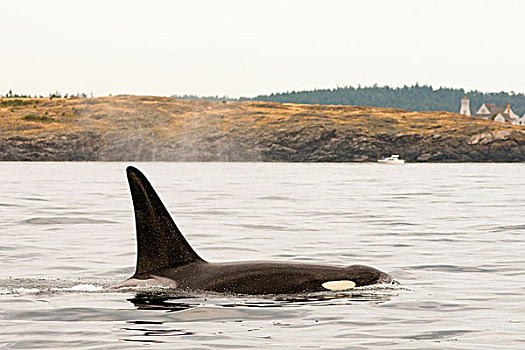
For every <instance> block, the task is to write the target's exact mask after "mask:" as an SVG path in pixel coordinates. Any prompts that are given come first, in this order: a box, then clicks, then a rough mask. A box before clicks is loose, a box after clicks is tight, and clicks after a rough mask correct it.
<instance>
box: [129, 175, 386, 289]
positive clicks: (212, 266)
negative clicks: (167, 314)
mask: <svg viewBox="0 0 525 350" xmlns="http://www.w3.org/2000/svg"><path fill="white" fill-rule="evenodd" d="M127 174H128V181H129V185H130V190H131V195H132V199H133V206H134V209H135V223H136V229H137V250H138V252H137V267H136V270H135V274H134V275H133V277H132V278H131V279H129V280H128V281H129V282H130V283H135V281H136V280H139V282H140V280H147V279H150V278H153V279H155V278H158V277H160V278H161V279H162V280H164V282H166V281H165V280H166V279H168V280H169V282H168V285H169V286H170V287H172V288H177V289H182V290H195V291H212V292H219V293H233V294H252V295H256V294H297V293H310V292H321V291H323V290H325V289H324V288H323V287H322V284H323V283H325V282H329V281H340V280H349V281H352V282H354V283H355V284H356V286H357V287H360V286H366V285H370V284H374V283H381V282H388V281H390V280H391V279H390V277H389V276H388V275H387V274H386V273H384V272H381V271H379V270H376V269H375V268H373V267H369V266H364V265H352V266H348V267H342V266H331V265H315V264H303V263H286V262H266V261H253V262H231V263H208V262H206V261H204V260H203V259H202V258H201V257H200V256H199V255H198V254H197V253H196V252H195V251H194V250H193V249H192V248H191V246H190V245H189V243H188V242H187V241H186V239H185V238H184V236H183V235H182V233H181V232H180V231H179V229H178V228H177V226H176V225H175V222H174V221H173V219H172V218H171V216H170V215H169V213H168V211H167V210H166V208H165V207H164V205H163V204H162V201H161V200H160V198H159V197H158V195H157V194H156V192H155V190H154V189H153V187H152V186H151V184H150V183H149V181H148V180H147V179H146V177H145V176H144V175H143V174H142V173H141V172H140V171H139V170H138V169H136V168H133V167H128V169H127ZM128 281H126V282H128ZM126 282H124V283H123V284H122V285H126V286H130V285H131V284H129V283H128V284H126Z"/></svg>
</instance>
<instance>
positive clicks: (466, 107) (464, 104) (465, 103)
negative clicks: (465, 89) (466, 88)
mask: <svg viewBox="0 0 525 350" xmlns="http://www.w3.org/2000/svg"><path fill="white" fill-rule="evenodd" d="M459 114H463V115H470V101H469V100H468V98H467V97H466V96H465V97H463V98H462V99H461V108H460V109H459Z"/></svg>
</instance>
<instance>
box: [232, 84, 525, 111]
mask: <svg viewBox="0 0 525 350" xmlns="http://www.w3.org/2000/svg"><path fill="white" fill-rule="evenodd" d="M465 96H466V97H468V99H469V100H470V110H471V113H472V114H475V113H476V112H477V110H478V109H479V107H481V105H482V104H483V103H495V104H497V105H499V106H505V105H506V104H507V103H510V105H511V108H512V110H513V111H514V112H515V113H517V114H519V115H520V116H522V115H523V114H524V113H525V95H524V94H522V93H514V92H510V93H508V92H489V93H486V92H480V91H477V90H474V91H465V90H463V89H452V88H443V87H442V88H439V89H436V90H434V89H433V88H432V87H431V86H427V85H422V86H420V85H418V84H416V85H413V86H404V87H396V88H394V87H389V86H377V85H374V86H368V87H361V86H358V87H353V86H346V87H337V88H334V89H315V90H309V91H291V92H282V93H272V94H269V95H259V96H256V97H253V98H246V97H242V98H240V100H243V101H247V100H253V101H267V102H281V103H304V104H335V105H357V106H370V107H393V108H402V109H406V110H409V111H447V112H456V113H458V112H459V108H460V105H461V99H462V98H463V97H465Z"/></svg>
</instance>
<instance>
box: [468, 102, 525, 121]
mask: <svg viewBox="0 0 525 350" xmlns="http://www.w3.org/2000/svg"><path fill="white" fill-rule="evenodd" d="M459 113H460V114H463V115H470V106H469V99H468V98H466V97H464V98H462V99H461V108H460V110H459ZM474 116H475V117H479V118H482V119H486V120H494V121H496V122H500V123H512V124H517V125H525V115H523V117H521V118H520V116H519V115H517V114H516V113H514V111H513V110H512V109H511V108H510V104H508V103H507V105H506V106H504V107H503V106H496V105H495V104H494V103H484V104H482V105H481V107H479V109H478V111H477V112H476V114H474Z"/></svg>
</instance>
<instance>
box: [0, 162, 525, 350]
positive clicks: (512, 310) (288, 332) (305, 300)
mask: <svg viewBox="0 0 525 350" xmlns="http://www.w3.org/2000/svg"><path fill="white" fill-rule="evenodd" d="M130 164H131V163H130ZM132 164H133V165H135V166H137V167H138V168H139V169H141V170H142V171H144V172H145V174H146V176H148V178H149V179H150V181H151V182H152V183H153V185H154V187H155V188H156V189H157V191H158V193H159V195H160V196H161V198H162V199H163V200H164V203H165V204H166V206H167V207H168V210H169V211H170V212H171V213H172V215H173V216H174V218H175V221H176V222H177V224H178V225H179V227H180V228H181V230H182V232H183V233H184V234H185V235H186V237H187V239H188V241H189V242H190V244H192V245H193V247H194V248H195V250H196V251H197V252H198V253H199V254H200V255H201V256H202V257H203V258H205V259H206V260H209V261H213V262H219V261H236V260H280V261H305V262H311V263H324V264H342V265H350V264H366V265H370V266H374V267H376V268H378V269H380V270H382V271H385V272H388V273H389V274H391V275H392V276H393V277H394V278H395V279H396V280H397V281H398V282H399V284H392V285H380V286H374V287H366V288H357V289H354V290H352V291H350V292H346V293H339V294H331V293H323V294H322V295H301V296H269V297H256V296H234V295H221V294H182V293H177V291H171V290H166V289H145V290H144V289H127V290H112V289H109V288H108V287H109V286H110V285H112V284H114V283H118V282H120V281H122V280H124V279H126V278H127V277H129V276H130V275H131V274H132V273H133V271H134V264H135V233H134V219H133V211H132V203H131V199H130V195H129V192H128V188H127V182H126V175H125V168H126V166H127V165H129V164H127V163H0V178H1V180H2V181H1V183H0V189H1V194H2V195H1V197H0V347H2V348H14V349H16V348H19V349H31V348H35V349H42V348H85V349H115V348H123V349H130V348H148V349H157V348H159V349H219V348H221V349H246V348H252V349H260V348H267V349H299V348H301V349H303V348H304V349H524V348H525V253H524V250H525V164H406V165H404V166H391V165H380V164H283V163H132Z"/></svg>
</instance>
